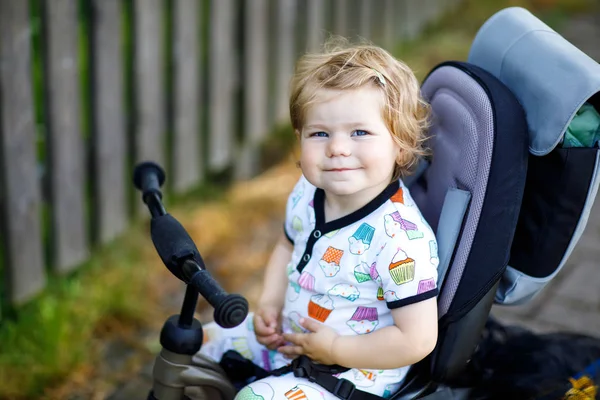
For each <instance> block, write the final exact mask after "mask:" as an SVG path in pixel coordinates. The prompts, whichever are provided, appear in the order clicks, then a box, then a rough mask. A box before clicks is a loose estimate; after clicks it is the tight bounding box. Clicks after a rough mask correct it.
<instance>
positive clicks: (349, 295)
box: [327, 283, 360, 301]
mask: <svg viewBox="0 0 600 400" xmlns="http://www.w3.org/2000/svg"><path fill="white" fill-rule="evenodd" d="M327 294H328V295H330V296H339V297H343V298H345V299H346V300H349V301H354V300H356V299H358V298H359V297H360V292H359V291H358V289H357V288H356V286H354V285H349V284H347V283H338V284H337V285H335V286H334V287H332V288H331V289H329V291H327Z"/></svg>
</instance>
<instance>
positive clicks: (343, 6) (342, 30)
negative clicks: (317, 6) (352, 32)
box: [333, 0, 348, 36]
mask: <svg viewBox="0 0 600 400" xmlns="http://www.w3.org/2000/svg"><path fill="white" fill-rule="evenodd" d="M333 27H334V28H333V29H334V32H333V33H335V34H336V35H340V36H346V35H348V0H335V3H334V4H333Z"/></svg>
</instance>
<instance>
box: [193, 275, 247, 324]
mask: <svg viewBox="0 0 600 400" xmlns="http://www.w3.org/2000/svg"><path fill="white" fill-rule="evenodd" d="M189 284H190V285H192V286H193V287H194V288H196V290H198V292H199V293H200V294H201V295H202V296H203V297H204V298H205V299H206V301H208V303H209V304H210V305H212V306H213V307H214V309H215V312H214V319H215V322H216V323H217V324H218V325H220V326H222V327H223V328H233V327H234V326H238V325H239V324H241V323H242V322H243V321H244V319H246V316H247V315H248V301H247V300H246V299H245V298H244V297H242V296H240V295H239V294H227V292H225V291H224V290H223V288H222V287H221V286H220V285H219V284H218V283H217V281H215V280H214V279H213V277H212V276H211V275H210V273H209V272H208V271H206V270H205V269H201V270H198V271H197V272H196V273H195V274H194V276H192V279H191V280H190V283H189Z"/></svg>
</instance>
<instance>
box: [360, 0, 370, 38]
mask: <svg viewBox="0 0 600 400" xmlns="http://www.w3.org/2000/svg"><path fill="white" fill-rule="evenodd" d="M372 6H373V3H371V1H370V0H360V16H359V18H360V20H359V28H358V34H359V35H360V36H361V37H362V38H365V39H370V38H371V11H372V9H371V7H372Z"/></svg>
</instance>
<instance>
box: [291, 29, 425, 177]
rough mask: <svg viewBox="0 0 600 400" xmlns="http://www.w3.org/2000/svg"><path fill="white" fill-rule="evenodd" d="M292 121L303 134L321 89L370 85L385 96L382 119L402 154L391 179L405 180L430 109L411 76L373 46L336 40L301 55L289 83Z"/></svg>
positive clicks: (422, 150) (416, 157)
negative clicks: (320, 50) (307, 116)
mask: <svg viewBox="0 0 600 400" xmlns="http://www.w3.org/2000/svg"><path fill="white" fill-rule="evenodd" d="M290 84H291V88H290V89H291V94H290V103H289V108H290V118H291V122H292V127H293V128H294V130H295V131H297V132H300V131H302V127H303V126H304V121H305V116H306V111H307V109H308V107H310V106H311V105H312V104H314V103H315V101H316V100H317V94H318V92H319V90H320V89H335V90H350V89H357V88H360V87H362V86H364V85H373V86H375V87H377V88H379V90H381V92H382V93H383V95H384V99H385V100H384V101H385V102H384V109H383V110H382V113H383V119H384V121H385V124H386V126H387V128H388V130H389V131H390V132H391V133H392V138H393V140H394V142H395V143H396V144H397V145H398V146H399V148H400V152H399V153H398V157H397V158H396V167H395V169H394V173H393V178H392V179H393V180H397V179H400V178H401V177H404V176H406V175H407V174H408V173H409V172H410V171H412V170H413V168H414V167H415V166H416V165H417V163H418V160H419V157H421V156H425V155H426V154H428V152H427V150H426V149H425V147H424V142H425V140H426V137H425V132H426V131H427V128H428V126H429V115H430V107H429V104H427V103H426V102H425V101H424V100H423V98H422V97H421V91H420V88H419V82H418V80H417V78H416V76H415V75H414V73H413V71H412V70H411V69H410V68H409V67H408V66H407V65H406V64H405V63H403V62H402V61H399V60H397V59H396V58H394V57H393V56H392V55H391V54H390V53H388V52H387V51H385V50H384V49H382V48H380V47H377V46H374V45H372V44H368V43H363V44H356V45H350V44H349V43H348V41H347V40H345V39H342V38H338V37H334V38H332V39H329V40H328V41H327V42H326V43H325V45H324V51H323V52H321V53H311V54H306V55H304V56H302V57H301V58H300V59H299V60H298V62H297V63H296V70H295V73H294V76H293V77H292V79H291V82H290Z"/></svg>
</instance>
